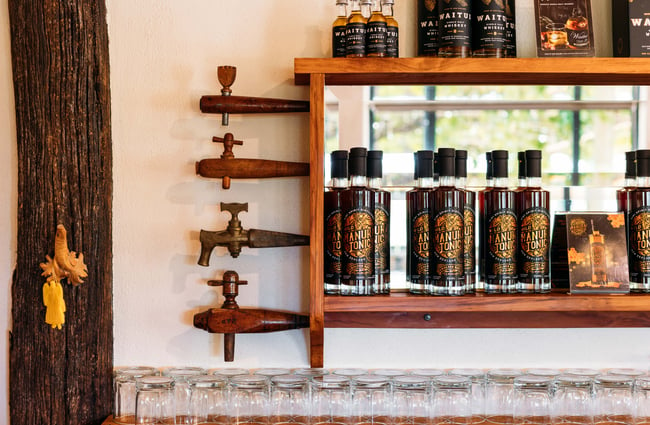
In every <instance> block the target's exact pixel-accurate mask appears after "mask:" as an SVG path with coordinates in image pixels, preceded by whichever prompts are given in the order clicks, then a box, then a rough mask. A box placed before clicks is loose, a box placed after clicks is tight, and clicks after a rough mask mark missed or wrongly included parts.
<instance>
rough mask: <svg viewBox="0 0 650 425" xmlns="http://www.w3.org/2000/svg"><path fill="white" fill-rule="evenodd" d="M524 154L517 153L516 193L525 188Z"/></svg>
mask: <svg viewBox="0 0 650 425" xmlns="http://www.w3.org/2000/svg"><path fill="white" fill-rule="evenodd" d="M526 185H527V182H526V152H523V151H522V152H517V189H516V190H517V191H520V190H523V189H525V188H526Z"/></svg>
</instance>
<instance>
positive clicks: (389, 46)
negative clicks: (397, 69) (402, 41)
mask: <svg viewBox="0 0 650 425" xmlns="http://www.w3.org/2000/svg"><path fill="white" fill-rule="evenodd" d="M394 4H395V0H382V1H381V8H382V13H383V14H384V16H385V17H386V57H388V58H398V57H399V24H398V23H397V20H396V19H395V16H393V5H394Z"/></svg>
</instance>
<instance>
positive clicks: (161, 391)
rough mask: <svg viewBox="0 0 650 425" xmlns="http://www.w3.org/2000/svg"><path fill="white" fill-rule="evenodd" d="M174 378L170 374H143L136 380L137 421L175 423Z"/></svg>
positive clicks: (143, 424)
mask: <svg viewBox="0 0 650 425" xmlns="http://www.w3.org/2000/svg"><path fill="white" fill-rule="evenodd" d="M175 415H176V410H175V408H174V380H173V379H172V378H170V377H168V376H143V377H142V378H137V379H136V381H135V423H136V424H141V425H149V424H169V423H172V424H173V423H175V422H174V417H175Z"/></svg>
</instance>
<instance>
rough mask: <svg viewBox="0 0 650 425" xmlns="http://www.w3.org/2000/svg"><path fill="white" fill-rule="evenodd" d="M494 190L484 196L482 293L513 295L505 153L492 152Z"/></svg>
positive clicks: (511, 206) (511, 201) (512, 228)
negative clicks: (483, 284) (483, 277)
mask: <svg viewBox="0 0 650 425" xmlns="http://www.w3.org/2000/svg"><path fill="white" fill-rule="evenodd" d="M492 174H493V178H494V186H493V187H492V190H490V191H489V192H485V236H486V239H485V242H486V247H485V292H487V293H498V292H502V293H511V292H516V291H517V215H516V213H515V208H516V206H515V193H514V191H512V190H510V189H508V151H505V150H495V151H492Z"/></svg>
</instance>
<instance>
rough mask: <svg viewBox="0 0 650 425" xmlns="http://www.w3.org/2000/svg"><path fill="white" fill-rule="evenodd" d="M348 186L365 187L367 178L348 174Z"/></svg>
mask: <svg viewBox="0 0 650 425" xmlns="http://www.w3.org/2000/svg"><path fill="white" fill-rule="evenodd" d="M350 186H351V187H352V186H354V187H367V186H368V178H367V177H366V176H356V175H352V176H350Z"/></svg>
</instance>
